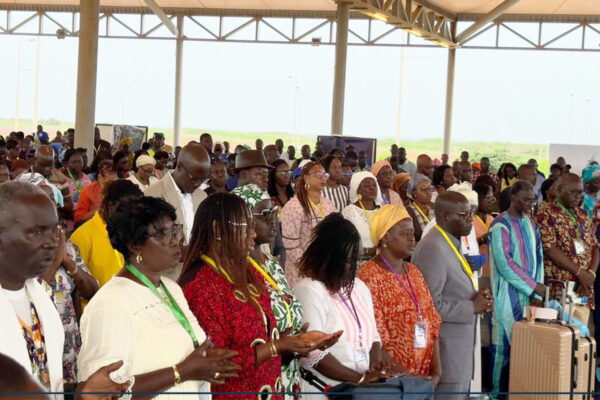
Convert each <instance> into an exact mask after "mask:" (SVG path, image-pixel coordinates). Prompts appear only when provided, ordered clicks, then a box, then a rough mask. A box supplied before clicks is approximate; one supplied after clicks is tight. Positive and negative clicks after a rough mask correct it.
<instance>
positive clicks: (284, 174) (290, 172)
mask: <svg viewBox="0 0 600 400" xmlns="http://www.w3.org/2000/svg"><path fill="white" fill-rule="evenodd" d="M277 175H279V176H286V175H287V176H292V171H279V172H277Z"/></svg>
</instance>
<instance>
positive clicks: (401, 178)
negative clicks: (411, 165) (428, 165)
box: [392, 172, 410, 206]
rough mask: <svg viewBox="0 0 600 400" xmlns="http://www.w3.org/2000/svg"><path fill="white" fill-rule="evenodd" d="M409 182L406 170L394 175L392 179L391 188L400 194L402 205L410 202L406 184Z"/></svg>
mask: <svg viewBox="0 0 600 400" xmlns="http://www.w3.org/2000/svg"><path fill="white" fill-rule="evenodd" d="M409 183H410V174H409V173H408V172H400V173H398V174H396V175H395V176H394V180H393V182H392V190H393V191H394V192H396V193H398V195H399V196H400V199H401V200H402V204H404V206H406V205H408V204H409V203H410V198H409V197H408V186H409Z"/></svg>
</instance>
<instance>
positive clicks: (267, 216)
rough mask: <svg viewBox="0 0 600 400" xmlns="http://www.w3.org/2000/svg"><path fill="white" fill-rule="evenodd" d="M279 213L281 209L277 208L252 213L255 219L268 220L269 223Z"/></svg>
mask: <svg viewBox="0 0 600 400" xmlns="http://www.w3.org/2000/svg"><path fill="white" fill-rule="evenodd" d="M277 211H279V207H278V206H275V207H272V208H265V209H264V210H262V211H261V212H260V213H258V214H257V213H252V215H253V216H255V217H263V218H264V219H266V220H267V221H269V220H271V218H273V216H274V215H277Z"/></svg>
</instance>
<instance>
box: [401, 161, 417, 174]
mask: <svg viewBox="0 0 600 400" xmlns="http://www.w3.org/2000/svg"><path fill="white" fill-rule="evenodd" d="M398 167H399V168H402V169H403V170H404V171H405V172H408V173H409V174H410V176H413V175H414V174H415V173H416V172H417V166H416V165H415V164H414V163H413V162H412V161H408V160H406V161H405V162H404V164H398Z"/></svg>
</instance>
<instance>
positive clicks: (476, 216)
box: [473, 214, 490, 229]
mask: <svg viewBox="0 0 600 400" xmlns="http://www.w3.org/2000/svg"><path fill="white" fill-rule="evenodd" d="M473 215H474V216H475V218H477V219H478V220H479V222H481V224H482V225H483V226H485V227H486V228H488V229H489V228H490V226H489V225H488V224H487V223H485V222H483V220H482V219H481V217H480V216H479V215H477V214H473Z"/></svg>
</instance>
